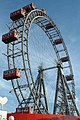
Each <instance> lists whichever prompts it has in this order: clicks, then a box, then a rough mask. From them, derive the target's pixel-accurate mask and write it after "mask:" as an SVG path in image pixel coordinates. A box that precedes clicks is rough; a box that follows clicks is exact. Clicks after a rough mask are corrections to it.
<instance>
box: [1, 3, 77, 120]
mask: <svg viewBox="0 0 80 120" xmlns="http://www.w3.org/2000/svg"><path fill="white" fill-rule="evenodd" d="M10 19H11V20H12V22H11V23H10V24H8V28H9V32H8V33H6V34H4V35H2V41H3V42H4V43H5V44H6V45H7V53H6V56H7V60H8V70H5V71H4V72H3V78H4V79H6V80H7V81H9V80H11V83H12V87H13V91H14V93H15V96H16V98H17V100H18V103H19V104H18V107H17V108H16V112H15V113H13V114H8V117H9V116H11V115H12V116H14V118H15V120H18V117H19V115H22V116H24V119H23V117H21V119H23V120H28V119H34V120H37V117H38V118H39V120H43V119H44V120H46V119H48V120H50V119H51V118H52V117H53V120H56V119H58V118H57V117H59V114H60V117H61V118H62V119H64V118H63V117H64V116H65V115H67V117H71V116H72V119H74V120H76V117H75V116H79V111H78V109H77V106H76V104H75V98H76V97H75V85H74V75H73V71H72V66H71V61H70V57H69V54H68V51H67V47H66V45H65V42H64V39H63V38H62V36H61V34H60V31H59V29H58V28H57V26H56V24H55V23H54V21H52V19H51V18H50V17H49V16H48V15H47V13H46V11H45V10H44V9H37V8H36V7H35V5H34V4H33V3H31V4H29V5H27V6H25V7H23V8H21V9H19V10H17V11H15V12H12V13H11V14H10ZM33 23H34V24H35V25H37V26H39V27H40V28H41V29H42V31H43V32H44V33H45V35H46V36H47V38H48V41H49V42H50V45H51V47H52V49H53V50H54V52H55V54H56V59H57V62H56V65H52V66H49V65H48V66H45V67H44V66H42V65H38V70H37V74H36V75H35V73H34V72H33V68H32V65H31V57H30V49H31V48H30V47H29V44H30V43H29V35H30V30H31V26H32V24H33ZM43 42H44V41H43ZM36 52H37V51H36ZM39 55H40V54H39ZM36 60H37V58H36ZM18 61H20V63H19V62H18ZM37 61H38V60H37ZM44 63H45V61H44ZM33 64H34V63H33ZM53 69H56V71H57V72H56V74H57V78H56V90H55V100H54V105H53V114H54V115H53V114H52V115H50V113H49V105H48V100H47V94H46V86H45V80H44V79H45V78H44V72H46V71H47V72H48V71H50V70H53ZM52 74H53V73H52ZM34 76H35V77H34ZM52 102H53V101H52ZM29 114H33V115H35V118H32V117H31V118H30V116H29ZM16 116H17V117H16ZM25 116H26V117H25ZM41 116H42V117H41ZM33 117H34V116H33ZM26 118H27V119H26ZM21 119H19V120H21ZM62 119H61V120H62Z"/></svg>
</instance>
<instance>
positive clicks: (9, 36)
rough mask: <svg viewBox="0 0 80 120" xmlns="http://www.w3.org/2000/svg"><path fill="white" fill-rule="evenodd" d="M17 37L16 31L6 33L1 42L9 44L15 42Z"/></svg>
mask: <svg viewBox="0 0 80 120" xmlns="http://www.w3.org/2000/svg"><path fill="white" fill-rule="evenodd" d="M18 38H19V36H18V33H17V31H16V30H14V31H11V32H9V33H6V34H4V35H2V41H3V42H4V43H5V44H7V43H10V42H13V41H15V40H18Z"/></svg>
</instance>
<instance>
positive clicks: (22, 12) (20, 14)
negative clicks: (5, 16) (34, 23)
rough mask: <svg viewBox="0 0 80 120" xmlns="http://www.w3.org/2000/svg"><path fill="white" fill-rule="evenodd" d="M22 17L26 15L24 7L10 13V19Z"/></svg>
mask: <svg viewBox="0 0 80 120" xmlns="http://www.w3.org/2000/svg"><path fill="white" fill-rule="evenodd" d="M22 17H25V10H24V9H19V10H17V11H14V12H12V13H10V19H11V20H13V21H15V20H17V19H20V18H22Z"/></svg>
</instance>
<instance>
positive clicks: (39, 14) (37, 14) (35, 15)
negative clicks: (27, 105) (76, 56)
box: [7, 9, 73, 107]
mask: <svg viewBox="0 0 80 120" xmlns="http://www.w3.org/2000/svg"><path fill="white" fill-rule="evenodd" d="M31 17H32V18H31ZM40 18H43V19H44V20H47V23H51V24H52V25H53V27H54V26H55V31H56V33H57V35H58V38H62V36H61V33H60V31H59V29H58V28H57V26H56V24H55V23H54V21H52V19H51V18H50V17H49V16H48V15H47V14H46V13H44V12H43V11H42V10H39V9H35V10H32V11H31V12H30V13H29V14H28V15H26V17H23V18H21V19H23V21H24V23H23V27H22V43H21V44H22V58H23V64H24V70H25V75H26V79H27V82H28V84H30V83H29V80H28V74H27V71H26V64H25V55H24V33H25V30H26V27H28V30H27V32H26V39H27V40H28V35H29V31H30V26H31V25H32V23H33V22H34V21H35V23H36V24H37V25H38V26H39V27H41V29H42V30H43V31H44V32H45V33H46V35H47V36H48V38H49V40H50V42H51V44H52V46H53V48H54V51H55V53H56V56H57V60H60V55H59V52H58V50H57V49H56V45H54V44H53V41H54V40H56V38H55V39H54V40H53V38H52V37H51V35H50V33H49V31H47V30H46V29H45V25H44V23H43V22H42V21H40ZM37 20H38V21H37ZM13 24H15V21H14V22H13ZM27 25H28V26H27ZM41 25H42V26H41ZM11 29H15V28H14V27H13V28H11ZM11 29H10V30H11ZM62 46H63V50H64V52H65V55H66V56H68V57H69V55H68V51H67V48H66V46H65V43H64V41H63V43H62ZM7 49H8V51H9V45H8V47H7ZM26 49H28V48H26ZM26 51H28V50H26ZM13 53H14V52H13ZM7 54H8V53H7ZM14 59H15V57H14V56H13V63H14ZM27 59H28V65H29V71H30V75H31V79H32V82H33V84H34V79H33V74H32V71H31V66H30V61H29V59H30V58H29V55H27ZM9 64H10V63H9V58H8V66H10V65H9ZM14 64H15V63H14ZM68 65H69V69H70V74H72V75H73V71H72V65H71V62H70V58H69V61H68ZM65 67H66V66H65ZM17 82H18V81H17ZM17 84H19V83H17ZM12 86H13V89H14V92H15V94H16V97H17V99H18V102H19V104H20V105H21V101H20V100H19V98H18V94H17V91H16V89H15V85H14V81H12ZM18 87H19V85H18ZM30 89H31V88H30ZM19 91H20V94H21V96H22V97H23V99H24V96H23V93H22V92H21V89H20V88H19ZM21 107H22V106H21Z"/></svg>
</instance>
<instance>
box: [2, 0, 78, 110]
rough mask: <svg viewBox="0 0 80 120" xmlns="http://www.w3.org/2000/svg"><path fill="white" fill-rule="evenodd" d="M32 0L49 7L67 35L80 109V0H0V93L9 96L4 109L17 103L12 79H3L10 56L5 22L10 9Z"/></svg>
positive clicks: (49, 11) (52, 15)
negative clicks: (8, 80) (6, 52)
mask: <svg viewBox="0 0 80 120" xmlns="http://www.w3.org/2000/svg"><path fill="white" fill-rule="evenodd" d="M32 2H33V3H34V4H35V5H36V7H37V8H44V9H45V10H46V12H47V14H48V15H49V16H50V17H51V18H52V20H53V21H55V23H56V25H57V27H58V28H59V30H60V32H61V35H62V36H63V38H64V41H65V43H66V46H67V49H68V53H69V56H70V59H71V63H72V68H73V72H74V78H75V90H76V104H77V106H78V108H79V111H80V0H0V38H1V40H0V51H1V52H0V96H2V97H4V96H7V97H8V103H7V104H6V105H4V109H5V110H7V111H11V110H12V111H13V106H16V105H17V104H18V103H17V101H16V100H15V99H16V98H15V96H14V101H12V99H13V93H12V94H10V93H9V91H10V90H11V89H12V88H11V86H10V82H7V81H5V80H3V75H2V72H3V71H4V69H6V68H7V60H6V58H5V56H4V55H2V53H4V52H5V51H6V46H5V44H4V43H2V34H4V33H6V32H8V28H7V25H6V24H8V23H9V22H11V20H10V18H9V15H10V13H11V12H13V11H15V10H17V9H19V8H21V7H23V6H26V5H27V4H30V3H32ZM8 106H9V107H8ZM8 108H9V109H8Z"/></svg>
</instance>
